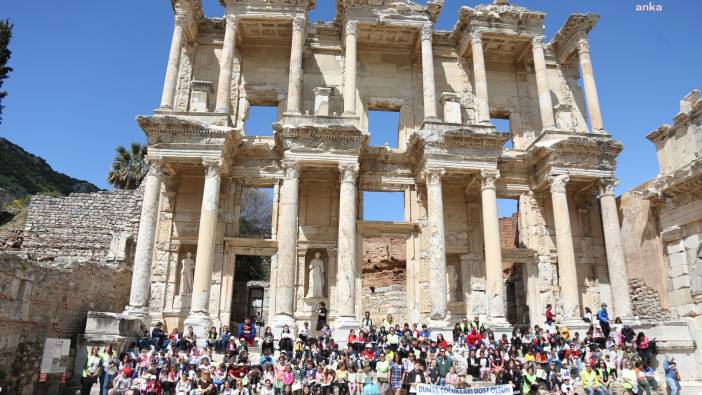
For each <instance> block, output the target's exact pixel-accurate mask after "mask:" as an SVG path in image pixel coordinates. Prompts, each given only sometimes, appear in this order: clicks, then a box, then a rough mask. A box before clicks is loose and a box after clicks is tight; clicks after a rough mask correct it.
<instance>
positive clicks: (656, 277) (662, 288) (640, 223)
mask: <svg viewBox="0 0 702 395" xmlns="http://www.w3.org/2000/svg"><path fill="white" fill-rule="evenodd" d="M650 184H651V182H650V181H649V182H646V183H644V184H642V185H639V186H638V187H636V188H634V189H632V190H631V191H628V192H625V193H624V194H622V196H621V197H619V199H618V203H619V218H621V221H620V222H621V233H622V246H623V248H624V255H625V256H626V265H627V273H628V276H629V278H630V279H633V278H637V279H640V280H642V281H643V282H644V283H645V284H647V286H648V287H651V289H653V290H654V291H655V292H656V293H657V294H658V298H659V303H658V304H659V305H660V306H662V307H663V308H668V306H669V303H668V292H667V289H666V280H667V277H668V275H667V273H666V267H667V262H666V260H665V257H664V255H663V254H664V251H663V244H662V242H661V239H660V236H659V232H660V230H659V229H658V226H659V225H658V214H657V213H656V211H655V209H654V207H653V206H652V205H651V202H650V200H648V199H645V198H643V197H642V196H641V191H643V190H645V189H646V188H647V187H648V186H649V185H650ZM631 296H632V297H633V294H632V295H631ZM632 302H634V304H635V303H636V302H635V301H634V300H633V299H632Z"/></svg>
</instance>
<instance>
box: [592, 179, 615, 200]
mask: <svg viewBox="0 0 702 395" xmlns="http://www.w3.org/2000/svg"><path fill="white" fill-rule="evenodd" d="M617 185H619V180H617V179H616V178H615V177H604V178H600V180H599V185H598V187H599V188H598V193H597V197H598V198H602V197H604V196H614V187H616V186H617Z"/></svg>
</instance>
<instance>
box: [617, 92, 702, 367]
mask: <svg viewBox="0 0 702 395" xmlns="http://www.w3.org/2000/svg"><path fill="white" fill-rule="evenodd" d="M673 122H674V123H673V125H663V126H661V127H659V128H657V129H656V130H654V131H652V132H651V133H649V134H648V136H646V137H647V138H648V139H649V140H650V141H651V142H652V143H654V144H655V145H656V152H657V154H658V165H659V170H660V171H659V174H658V176H657V177H656V178H654V179H652V180H650V181H648V182H646V183H644V184H643V185H641V186H639V187H637V188H635V189H634V190H632V191H630V192H627V193H626V194H624V195H623V196H622V198H621V199H620V207H621V211H622V214H623V216H622V219H623V220H622V231H623V232H627V233H629V234H630V235H631V237H629V240H628V242H627V243H626V244H625V245H624V250H625V252H626V255H627V264H628V271H629V273H630V278H631V279H630V282H629V283H630V286H631V287H632V290H634V288H635V287H636V286H638V287H639V288H641V289H643V290H644V292H643V294H641V293H640V292H635V294H634V296H635V297H636V298H639V297H643V298H645V299H648V300H650V301H651V302H652V303H651V305H652V306H653V307H655V306H656V301H658V302H659V303H658V304H659V305H660V306H661V307H660V310H661V311H660V313H665V315H664V316H665V317H669V318H673V319H679V320H681V321H683V322H684V323H685V324H686V325H688V326H689V328H690V331H691V333H692V337H693V340H694V341H695V342H696V343H697V344H702V198H700V197H701V196H702V158H700V152H702V100H701V99H700V91H699V90H693V91H692V92H690V93H689V94H688V95H686V96H685V97H684V98H683V99H682V100H681V101H680V111H679V112H678V113H677V114H676V115H675V116H674V117H673ZM642 283H643V284H642ZM634 303H635V304H638V303H637V301H636V299H635V300H634ZM637 310H638V309H637ZM648 312H649V313H653V314H654V315H659V314H660V313H659V312H656V311H655V309H654V311H650V308H649V309H648ZM688 352H689V353H690V354H693V353H694V356H695V358H697V361H698V362H697V363H693V364H691V366H690V369H688V372H687V374H688V375H690V376H692V377H695V378H699V377H702V365H701V364H700V363H699V361H702V351H700V348H699V347H697V348H695V347H690V348H689V349H688ZM692 366H694V368H692Z"/></svg>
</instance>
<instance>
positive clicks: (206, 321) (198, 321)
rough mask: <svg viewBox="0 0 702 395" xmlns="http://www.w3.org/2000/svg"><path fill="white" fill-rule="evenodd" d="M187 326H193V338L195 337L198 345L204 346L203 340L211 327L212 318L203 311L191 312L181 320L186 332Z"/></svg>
mask: <svg viewBox="0 0 702 395" xmlns="http://www.w3.org/2000/svg"><path fill="white" fill-rule="evenodd" d="M189 326H192V327H193V333H195V338H196V339H197V345H198V346H200V347H201V346H204V345H205V340H206V339H207V333H208V332H209V330H210V328H211V327H212V319H210V317H209V316H208V315H207V314H205V313H199V312H197V313H193V312H191V313H190V314H188V317H187V318H186V319H185V322H183V331H184V332H186V333H187V328H188V327H189Z"/></svg>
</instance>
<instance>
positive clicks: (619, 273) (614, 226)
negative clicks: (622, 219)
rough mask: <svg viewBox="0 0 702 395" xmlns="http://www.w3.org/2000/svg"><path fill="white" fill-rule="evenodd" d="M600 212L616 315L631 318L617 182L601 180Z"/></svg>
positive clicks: (608, 179)
mask: <svg viewBox="0 0 702 395" xmlns="http://www.w3.org/2000/svg"><path fill="white" fill-rule="evenodd" d="M600 181H601V183H600V191H599V199H600V210H601V212H602V229H603V231H604V239H605V249H606V252H607V268H608V269H609V281H610V284H611V287H612V294H613V295H615V297H614V298H612V303H613V308H614V315H615V316H619V317H631V299H630V298H629V283H628V279H629V277H628V276H627V273H626V259H625V257H624V247H623V243H622V235H621V232H620V230H619V212H618V210H617V201H616V200H615V197H614V186H615V185H616V180H615V179H613V178H606V179H602V180H600Z"/></svg>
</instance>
